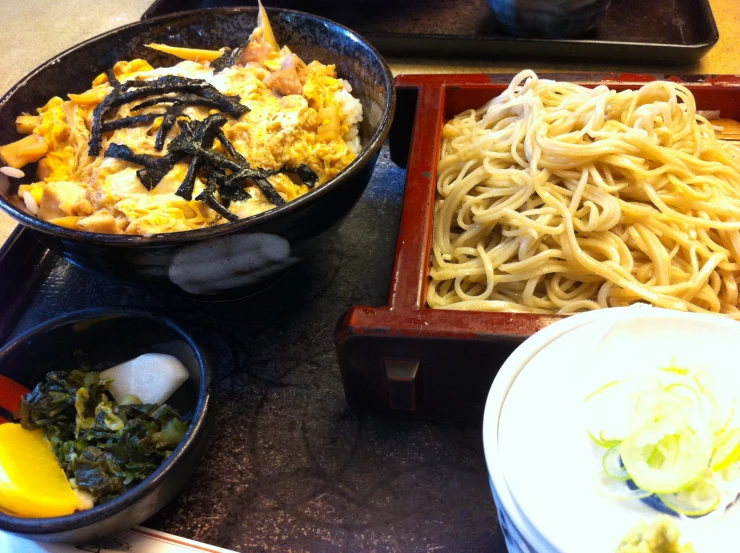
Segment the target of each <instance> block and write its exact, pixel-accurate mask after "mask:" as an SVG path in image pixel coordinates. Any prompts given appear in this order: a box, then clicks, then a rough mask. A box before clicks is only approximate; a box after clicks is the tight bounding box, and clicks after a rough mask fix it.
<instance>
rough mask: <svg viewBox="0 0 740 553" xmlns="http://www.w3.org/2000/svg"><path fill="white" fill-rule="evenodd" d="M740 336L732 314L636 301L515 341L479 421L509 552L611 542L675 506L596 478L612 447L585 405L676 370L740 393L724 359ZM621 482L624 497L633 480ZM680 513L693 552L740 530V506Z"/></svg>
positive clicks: (710, 548)
mask: <svg viewBox="0 0 740 553" xmlns="http://www.w3.org/2000/svg"><path fill="white" fill-rule="evenodd" d="M739 338H740V323H738V322H736V321H733V320H730V319H726V318H723V317H716V316H712V315H699V314H693V313H680V312H674V311H668V310H664V309H657V308H651V307H649V306H645V305H637V306H632V307H627V308H615V309H607V310H603V311H599V312H591V313H587V314H579V315H575V316H573V317H570V318H568V319H564V320H561V321H559V322H557V323H555V324H553V325H551V326H549V327H548V328H546V329H544V330H542V331H540V332H538V333H536V334H535V335H534V336H532V337H531V338H529V339H528V340H526V341H525V342H524V343H523V344H522V345H521V346H520V347H518V348H517V349H516V350H515V351H514V353H513V354H512V355H511V356H510V357H509V358H508V359H507V361H506V362H505V363H504V365H503V366H502V367H501V370H500V371H499V373H498V374H497V376H496V378H495V380H494V382H493V385H492V387H491V389H490V393H489V395H488V400H487V403H486V408H485V416H484V419H483V445H484V450H485V457H486V463H487V466H488V471H489V477H490V485H491V490H492V492H493V498H494V501H495V503H496V508H497V510H498V516H499V520H500V523H501V527H502V529H503V533H504V536H505V539H506V543H507V546H508V549H509V551H510V552H511V553H551V552H563V553H565V552H567V553H593V552H594V551H610V552H611V551H616V550H617V546H618V544H619V542H620V540H621V539H622V538H623V537H624V536H625V535H626V534H628V532H630V531H631V530H632V529H633V528H634V527H635V526H636V525H638V524H639V523H640V522H646V523H648V524H650V523H654V522H655V521H656V519H657V518H658V517H659V516H663V517H665V516H666V513H668V512H670V511H669V510H668V509H667V508H666V507H665V506H664V505H663V504H662V503H660V502H659V501H658V500H655V499H654V498H655V496H651V497H649V498H646V499H639V498H632V499H624V498H621V499H617V498H616V497H615V496H613V495H610V493H609V492H608V491H606V492H605V491H604V488H602V487H601V486H600V484H599V482H600V476H599V474H600V473H601V471H603V470H604V466H603V465H602V457H603V455H604V452H605V451H606V449H604V448H603V447H600V446H598V445H597V444H596V443H595V442H594V441H593V440H592V439H591V438H590V437H589V435H588V432H589V431H592V426H593V425H594V424H595V420H596V419H595V418H594V416H589V414H591V415H592V414H593V411H589V410H588V409H587V406H588V404H589V403H590V402H592V401H595V400H599V399H600V398H599V390H600V386H603V385H604V384H607V383H608V382H617V383H619V382H640V383H642V382H649V381H648V380H647V379H649V378H652V377H653V376H655V375H656V374H660V375H670V374H672V373H667V372H664V371H665V368H670V367H677V368H678V367H681V368H682V369H687V370H691V371H694V370H696V371H702V372H701V373H700V374H701V378H702V382H704V383H705V388H706V390H707V393H710V391H711V392H713V393H716V394H723V393H725V394H727V398H728V399H730V400H732V401H735V400H737V399H740V386H738V375H737V371H736V370H734V367H728V365H727V363H728V360H730V359H733V358H734V344H735V343H737V340H738V339H739ZM661 368H663V370H661ZM673 376H675V374H674V375H673ZM712 377H713V378H714V380H712ZM629 379H633V380H629ZM634 379H643V380H634ZM707 382H709V383H710V384H711V385H709V384H707ZM606 389H608V387H607V388H606ZM612 389H615V388H612ZM635 389H639V387H638V388H635ZM615 397H617V396H615ZM629 397H634V396H629V395H625V396H624V398H629ZM638 397H639V396H638ZM715 397H717V396H715ZM644 399H645V400H646V401H647V399H648V395H647V394H646V395H645V396H644ZM643 405H649V403H645V404H643ZM610 406H611V409H612V414H613V415H615V416H623V417H624V419H623V420H630V418H631V417H632V416H635V415H634V409H631V408H630V406H629V404H628V403H622V402H621V400H620V401H618V402H616V403H613V404H610ZM622 407H624V409H622ZM608 420H609V421H610V420H616V419H608ZM620 420H622V419H620ZM736 423H737V419H736V418H735V419H733V422H732V423H731V424H732V425H733V426H734V425H735V424H736ZM696 428H699V426H698V425H697V426H696ZM630 482H631V481H630ZM622 485H624V489H625V490H627V491H626V493H627V494H629V493H631V492H630V491H629V490H631V489H635V486H631V485H628V484H627V483H625V482H622ZM737 491H740V488H737V487H736V488H735V492H733V494H732V495H736V493H737ZM616 493H621V491H620V492H616ZM729 500H730V501H731V500H732V497H729ZM668 516H670V515H668ZM673 520H674V521H675V523H676V524H677V526H678V529H679V530H680V533H681V537H682V540H683V541H687V542H691V543H693V545H694V547H695V550H696V552H697V553H713V552H715V551H722V550H724V549H725V547H726V544H728V543H732V542H733V540H735V539H736V532H737V528H738V524H740V507H739V506H738V505H733V504H730V505H729V507H728V508H727V509H726V510H724V509H723V510H722V511H717V512H715V513H712V514H710V515H708V516H706V517H698V518H688V517H678V516H675V517H673ZM641 550H642V549H641ZM644 550H645V551H647V549H644ZM629 551H632V550H631V549H630V550H629Z"/></svg>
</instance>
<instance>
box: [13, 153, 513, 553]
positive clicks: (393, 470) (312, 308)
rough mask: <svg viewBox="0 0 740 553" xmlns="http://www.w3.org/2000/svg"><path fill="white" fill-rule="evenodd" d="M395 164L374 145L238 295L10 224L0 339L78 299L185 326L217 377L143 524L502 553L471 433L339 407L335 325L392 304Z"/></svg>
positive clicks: (334, 544) (253, 548)
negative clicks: (68, 255) (167, 489)
mask: <svg viewBox="0 0 740 553" xmlns="http://www.w3.org/2000/svg"><path fill="white" fill-rule="evenodd" d="M404 180H405V171H403V170H402V169H400V168H398V167H397V166H396V165H394V164H393V163H392V162H391V161H390V159H389V155H388V150H387V148H384V150H383V152H382V153H381V157H380V159H379V161H378V165H377V168H376V170H375V173H374V175H373V179H372V181H371V183H370V185H369V187H368V189H367V191H366V192H365V195H364V196H363V197H362V199H361V200H360V202H359V203H358V205H357V206H356V207H355V209H354V211H353V212H352V214H351V215H350V216H349V217H348V219H347V220H346V222H345V223H344V224H343V226H342V227H341V228H340V229H339V231H338V232H337V233H336V234H335V235H334V236H333V238H332V239H331V241H330V243H329V244H328V246H326V247H325V248H324V249H323V250H322V251H320V252H318V253H317V255H316V256H315V257H314V258H313V259H312V260H309V261H306V262H304V263H303V264H302V265H299V266H297V267H295V268H294V269H293V270H292V271H291V272H289V273H288V274H287V275H286V276H285V277H284V278H283V279H282V280H281V281H280V282H278V283H277V284H275V285H274V286H273V287H272V288H270V289H268V290H267V291H265V292H263V293H261V294H259V295H257V296H254V297H252V298H247V299H245V300H241V301H238V302H231V303H210V304H209V303H202V302H198V301H195V300H190V299H186V298H182V297H168V296H155V295H152V294H150V293H147V292H142V291H140V290H137V289H135V288H129V287H125V286H123V285H120V284H117V283H114V282H111V281H108V280H105V279H103V278H101V277H98V276H96V275H93V274H91V273H88V272H86V271H83V270H81V269H78V268H76V267H74V266H72V265H70V264H69V263H67V262H66V261H64V260H62V259H59V258H58V257H56V256H55V255H54V254H52V253H50V252H49V251H48V250H46V249H44V248H43V247H41V245H40V244H39V243H38V242H36V240H35V238H34V237H33V236H32V235H31V234H30V233H29V232H28V231H25V230H17V231H16V232H15V234H14V235H13V236H12V237H11V239H10V240H9V241H8V242H7V243H6V245H5V246H4V247H3V249H2V250H1V251H0V332H2V336H0V342H2V343H4V342H6V341H7V339H8V337H9V336H11V335H14V334H17V333H19V332H21V331H23V330H26V329H28V328H30V327H32V326H33V325H36V324H38V323H41V322H42V321H44V320H46V319H48V318H51V317H53V316H56V315H58V314H61V313H67V312H70V311H74V310H77V309H83V308H87V307H96V306H136V307H140V308H144V309H148V310H152V311H155V312H159V313H166V314H167V315H168V316H169V317H171V318H172V319H174V320H176V321H177V322H178V323H180V324H182V325H183V327H184V328H186V329H187V330H188V331H190V332H191V333H192V335H193V337H194V338H195V339H196V340H197V341H198V342H199V344H201V345H202V346H204V347H205V348H206V351H207V353H208V354H209V355H210V356H211V358H212V360H213V366H214V369H215V372H216V375H215V382H214V385H215V397H214V419H215V422H216V424H215V425H214V428H215V433H214V438H213V441H212V443H211V446H210V450H209V452H208V453H207V454H206V457H205V459H204V461H203V464H202V466H201V467H200V469H199V470H198V472H197V473H196V475H195V477H194V479H193V480H192V482H191V483H190V484H189V485H188V486H187V487H186V488H185V491H183V492H182V493H181V494H180V495H179V496H178V498H177V499H176V500H175V501H174V502H173V503H171V504H170V505H169V506H168V507H166V508H165V510H164V511H162V512H161V513H160V514H158V515H157V516H156V517H155V518H154V519H152V520H150V521H148V522H147V523H145V525H146V526H149V527H151V528H155V529H157V530H162V531H165V532H171V533H174V534H177V535H180V536H183V537H187V538H192V539H196V540H199V541H202V542H205V543H209V544H213V545H217V546H221V547H225V548H229V549H234V550H237V551H250V552H284V551H322V552H339V551H352V552H358V553H359V552H363V551H368V552H370V551H372V552H396V551H403V552H404V553H414V552H417V551H418V552H426V551H429V550H430V549H432V548H439V549H441V550H450V551H491V552H501V553H504V552H505V551H506V549H505V546H504V542H503V537H502V535H501V530H500V528H499V525H498V521H497V518H496V514H495V508H494V504H493V500H492V498H491V494H490V491H489V489H488V477H487V473H486V467H485V461H484V459H483V451H482V440H481V437H480V429H479V428H475V427H466V426H464V425H458V424H451V423H433V422H426V421H419V420H411V419H406V418H404V417H398V416H395V417H390V416H382V415H373V414H370V413H360V412H358V411H355V410H353V409H352V408H350V407H348V406H347V404H346V401H345V398H344V392H343V388H342V381H341V378H340V374H339V369H338V366H337V360H336V354H335V349H334V327H335V324H336V322H337V320H338V318H339V317H340V315H341V313H342V312H343V311H345V310H346V309H348V308H349V307H350V306H352V305H357V304H364V305H375V304H383V303H384V302H385V301H386V299H387V294H388V286H389V282H390V274H391V270H392V265H393V254H394V249H395V245H396V237H397V230H398V222H399V216H400V212H401V201H402V196H403V187H404Z"/></svg>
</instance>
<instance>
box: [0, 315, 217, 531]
mask: <svg viewBox="0 0 740 553" xmlns="http://www.w3.org/2000/svg"><path fill="white" fill-rule="evenodd" d="M76 350H82V351H83V352H84V353H86V354H87V355H88V356H89V357H90V360H91V361H92V363H93V369H95V370H103V369H105V368H108V367H111V366H113V365H115V364H118V363H121V362H123V361H126V360H128V359H132V358H133V357H136V356H138V355H141V354H143V353H148V352H157V353H168V354H170V355H173V356H175V357H177V358H178V359H179V360H180V361H181V362H182V363H183V364H184V365H185V367H187V369H188V371H189V372H190V378H189V379H188V380H187V381H186V382H185V384H183V385H182V386H181V387H180V388H179V389H178V390H177V391H176V392H175V394H173V396H172V397H171V398H170V399H169V400H168V401H167V403H168V404H169V405H172V406H173V407H175V408H177V409H178V410H180V412H181V413H183V414H185V413H188V412H190V413H193V418H192V423H191V425H190V428H189V429H188V431H187V433H186V434H185V437H184V438H183V439H182V441H181V442H180V444H179V445H178V446H177V448H175V450H174V452H173V453H172V455H170V457H168V458H167V460H166V461H165V462H164V463H162V465H161V466H160V467H159V468H158V469H157V470H155V471H154V472H153V473H152V474H151V475H149V477H147V478H146V479H145V480H143V481H142V482H141V483H139V484H138V485H137V486H135V487H134V488H132V489H131V490H129V491H128V492H126V493H124V494H123V495H121V496H119V497H117V498H116V499H113V500H111V501H109V502H107V503H104V504H102V505H98V506H96V507H93V508H92V509H90V510H89V511H82V512H78V513H75V514H72V515H67V516H63V517H53V518H21V517H15V516H10V515H6V514H3V513H0V530H3V531H6V532H10V533H12V534H18V535H20V536H23V537H26V538H29V539H32V540H38V541H49V542H67V543H86V542H89V541H92V540H96V539H98V538H101V537H104V536H108V535H111V534H114V533H117V532H121V531H123V530H126V529H128V528H131V527H133V526H136V525H137V524H139V523H141V522H143V521H144V520H146V519H147V518H149V517H150V516H152V515H153V514H154V513H156V512H157V511H158V510H159V509H161V508H162V507H163V506H164V505H165V504H166V503H167V502H168V501H170V500H171V499H172V498H173V497H174V496H175V494H177V492H178V491H180V489H181V488H182V487H183V486H184V485H185V484H186V483H187V481H188V479H189V477H190V475H191V474H192V473H193V472H194V470H195V468H196V466H197V464H198V462H199V460H200V458H201V457H202V456H203V453H205V449H206V446H207V442H208V437H209V432H208V428H207V420H208V416H209V411H210V401H211V399H210V395H211V369H210V368H209V366H208V363H207V361H206V359H205V357H204V355H203V353H202V352H201V351H200V350H199V349H198V346H197V345H196V344H195V343H194V342H193V340H192V339H191V338H190V337H189V336H188V335H187V334H186V333H185V332H184V331H183V330H182V329H181V328H180V327H179V326H177V325H176V324H175V323H173V322H172V321H170V320H168V319H165V318H161V317H158V316H155V315H151V314H148V313H145V312H141V311H136V310H129V309H91V310H85V311H79V312H76V313H72V314H70V315H64V316H62V317H59V318H56V319H53V320H51V321H48V322H46V323H44V324H43V325H41V326H38V327H36V328H34V329H31V330H30V331H28V332H26V333H25V334H22V335H20V336H18V337H17V338H15V339H13V340H12V341H11V342H10V343H9V344H8V345H6V346H5V347H4V348H3V349H2V350H0V374H2V375H3V376H6V377H8V378H10V379H11V380H14V381H16V382H18V383H19V384H22V385H23V386H25V387H26V388H29V389H33V388H34V387H35V386H36V384H37V383H39V382H41V381H42V380H43V379H44V377H45V376H46V374H47V373H48V372H49V371H52V370H69V369H72V368H74V367H75V366H76V362H75V360H74V352H75V351H76Z"/></svg>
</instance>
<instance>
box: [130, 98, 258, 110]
mask: <svg viewBox="0 0 740 553" xmlns="http://www.w3.org/2000/svg"><path fill="white" fill-rule="evenodd" d="M227 98H228V96H227ZM159 104H173V105H178V106H183V107H185V106H203V107H207V108H213V109H218V108H219V107H221V102H217V101H215V100H213V99H212V98H203V97H202V96H198V95H197V94H183V95H182V96H157V97H155V98H149V99H148V100H144V101H143V102H141V103H140V104H137V105H135V106H134V107H132V108H131V111H139V110H141V109H144V108H150V107H153V106H156V105H159ZM245 107H246V106H245Z"/></svg>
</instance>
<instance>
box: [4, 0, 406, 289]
mask: <svg viewBox="0 0 740 553" xmlns="http://www.w3.org/2000/svg"><path fill="white" fill-rule="evenodd" d="M268 15H269V17H270V21H271V23H272V26H273V30H274V32H275V36H276V38H277V40H278V42H280V43H281V44H286V45H288V46H289V47H290V48H291V50H293V51H294V52H295V53H296V54H298V55H299V56H300V57H301V58H303V59H304V60H307V61H311V60H314V59H316V60H319V61H320V62H322V63H324V64H327V65H328V64H334V65H336V70H337V74H338V76H339V77H340V78H343V79H346V80H347V81H348V82H349V83H350V85H351V86H352V89H353V91H352V94H353V95H354V96H355V97H357V98H358V99H359V100H360V102H361V103H362V106H363V121H362V122H361V123H360V132H359V136H360V141H361V144H362V147H363V150H362V152H361V153H360V155H359V156H358V157H357V158H356V159H355V160H354V161H352V162H351V163H350V164H349V165H348V166H347V167H346V168H345V169H344V170H343V171H342V172H341V173H340V174H339V175H338V176H336V177H335V178H334V179H332V180H330V181H328V182H327V183H325V184H323V185H322V186H320V187H316V188H315V189H314V190H312V191H310V192H309V193H307V194H305V195H303V196H301V197H299V198H297V199H295V200H293V201H291V202H288V203H287V204H285V205H283V206H281V207H278V208H274V209H271V210H269V211H266V212H263V213H260V214H257V215H253V216H251V217H247V218H245V219H240V220H239V221H237V222H235V223H229V224H224V225H217V226H214V227H210V228H206V229H199V230H193V231H187V232H178V233H170V234H161V235H155V236H151V237H142V236H125V235H106V234H93V233H89V232H82V231H74V230H69V229H65V228H63V227H59V226H56V225H53V224H51V223H48V222H45V221H41V220H39V219H37V218H36V217H34V216H33V215H31V214H29V213H27V212H26V210H25V208H24V206H22V205H21V202H18V201H17V200H14V197H15V193H16V191H17V186H18V184H21V183H23V182H31V181H32V179H31V178H30V177H27V178H26V179H21V180H20V181H18V180H16V179H11V181H12V182H10V181H8V179H0V207H2V208H3V209H5V210H6V211H7V212H8V213H9V214H10V215H11V216H12V217H14V218H15V219H16V220H18V221H19V222H20V223H21V224H23V225H25V226H27V227H30V228H31V229H33V230H34V231H35V232H36V235H37V238H38V239H39V240H40V241H41V242H42V243H43V244H44V245H45V246H46V247H48V248H50V249H52V250H54V251H55V252H57V253H59V254H60V255H62V256H63V257H64V258H66V259H67V260H68V261H70V262H71V263H73V264H75V265H77V266H79V267H82V268H84V269H88V270H92V271H95V272H98V273H100V274H103V275H105V276H108V277H112V278H114V279H118V280H121V281H124V282H128V283H134V284H139V285H143V286H148V287H151V288H156V289H158V290H162V291H172V292H177V293H188V294H191V295H199V296H202V297H203V298H204V299H229V298H230V297H243V296H244V295H247V294H249V293H252V292H254V291H256V290H258V289H260V288H264V287H265V286H266V285H267V284H269V282H270V281H271V280H273V279H274V278H275V277H276V274H277V273H276V271H271V270H268V269H269V268H270V267H273V266H274V260H269V259H268V260H267V266H265V267H262V269H265V270H263V271H262V272H261V274H262V277H261V278H253V279H242V280H240V279H231V282H232V284H233V288H230V289H218V290H209V291H208V292H202V293H198V292H195V291H191V292H185V290H184V289H183V287H182V286H180V285H179V284H178V283H177V282H173V281H172V280H171V276H172V272H173V270H172V264H173V262H174V261H175V259H177V258H178V257H177V256H178V255H180V252H181V251H182V250H183V249H185V248H187V247H189V246H191V245H192V244H195V243H199V242H202V241H204V240H209V241H210V244H211V245H213V246H216V244H217V242H219V241H220V239H221V238H222V237H226V236H230V235H234V234H242V233H257V234H267V235H274V236H275V237H278V238H280V239H282V240H284V241H286V242H287V244H288V245H289V252H290V253H289V256H287V257H288V258H290V259H291V264H292V262H293V261H294V260H296V261H297V260H300V259H304V258H306V257H307V256H310V255H311V254H312V253H313V252H314V251H316V249H317V248H318V247H319V246H320V245H321V244H320V242H321V240H322V239H324V238H326V237H327V236H328V235H329V233H331V232H332V231H333V230H335V229H336V228H337V227H338V226H339V224H340V223H341V222H342V221H343V220H344V218H345V217H346V216H347V215H348V214H349V212H350V211H351V209H352V208H353V207H354V205H355V203H356V202H357V200H358V199H359V198H360V196H361V195H362V193H363V192H364V190H365V188H366V186H367V184H368V182H369V180H370V177H371V175H372V171H373V169H374V166H375V162H376V160H377V156H378V153H379V151H380V148H381V146H382V144H383V142H384V140H385V138H386V136H387V134H388V131H389V130H390V123H391V120H392V118H393V114H394V110H395V88H394V85H393V77H392V74H391V72H390V69H389V68H388V66H387V65H386V63H385V62H384V61H383V59H382V58H381V57H380V55H379V54H378V53H377V51H375V49H374V48H373V47H372V46H370V45H369V44H368V43H367V42H365V41H364V40H362V39H361V38H360V37H359V36H357V35H356V34H354V33H353V32H352V31H350V30H348V29H345V28H344V27H342V26H340V25H337V24H336V23H333V22H331V21H329V20H326V19H323V18H319V17H315V16H312V15H309V14H305V13H301V12H294V11H289V10H268ZM256 23H257V10H256V8H232V9H223V8H221V9H208V10H196V11H193V12H184V13H176V14H172V15H167V16H162V17H158V18H154V19H150V20H146V21H143V22H139V23H135V24H132V25H128V26H125V27H121V28H119V29H116V30H114V31H111V32H109V33H106V34H104V35H101V36H99V37H96V38H93V39H91V40H89V41H87V42H85V43H82V44H80V45H78V46H76V47H74V48H72V49H70V50H68V51H67V52H65V53H62V54H60V55H59V56H57V58H55V59H53V60H50V61H49V62H47V63H46V64H44V65H42V66H41V67H39V68H38V69H37V70H35V71H34V72H33V73H31V74H30V75H29V76H28V77H26V78H25V79H24V80H23V81H21V82H20V83H19V84H18V85H16V87H15V88H14V89H12V90H11V91H10V92H9V93H8V94H7V95H6V96H5V97H4V98H3V99H2V100H0V144H4V143H8V142H12V141H14V140H17V139H18V135H17V133H16V132H15V118H16V116H17V115H18V114H20V113H22V112H24V111H26V112H28V111H31V110H33V109H34V108H36V107H38V106H42V105H44V104H45V103H46V102H47V101H48V99H49V98H51V97H53V96H66V94H68V93H70V92H81V91H83V90H85V89H87V88H88V86H89V83H90V81H92V79H93V78H95V76H97V75H98V74H100V73H101V72H103V71H105V70H106V69H108V68H110V67H111V66H112V65H113V64H115V63H116V62H117V61H119V60H127V59H134V58H142V59H146V60H147V61H148V62H150V63H151V64H152V65H153V66H155V67H158V66H169V65H173V64H175V63H177V61H178V60H177V59H176V58H174V57H173V56H170V55H167V54H163V53H161V52H158V51H154V50H152V49H150V48H147V47H146V46H145V45H146V44H149V43H151V42H161V43H166V44H170V45H176V46H188V47H194V48H209V49H214V48H220V47H223V46H232V47H233V46H236V45H239V44H241V43H243V42H245V41H246V40H247V39H248V38H249V35H250V34H251V32H252V30H253V29H254V27H255V25H256ZM28 169H29V170H27V171H26V172H27V174H29V175H30V174H33V173H35V167H30V166H29V168H28ZM230 242H233V241H232V240H231V239H229V240H227V242H225V243H224V244H223V245H221V246H218V247H219V248H220V249H221V250H223V251H229V250H230V249H231V243H230ZM244 253H245V252H244V251H243V248H242V249H239V255H241V254H244ZM246 253H247V255H253V256H254V255H256V254H257V253H258V252H256V251H253V252H249V251H248V252H246ZM183 255H185V254H183ZM179 259H181V258H179ZM229 262H230V264H231V265H232V266H233V265H234V264H235V263H237V260H236V259H230V260H229ZM227 265H228V264H227ZM288 265H290V264H286V267H283V269H284V268H287V266H288ZM273 268H274V267H273ZM252 269H260V267H252ZM174 272H175V273H178V269H177V268H176V269H174ZM278 272H279V271H278ZM254 274H258V273H254ZM221 276H222V277H223V278H224V279H229V278H230V277H231V276H232V273H231V269H229V268H228V267H227V268H226V269H225V272H224V273H223V274H222V275H221ZM176 279H177V277H176Z"/></svg>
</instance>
